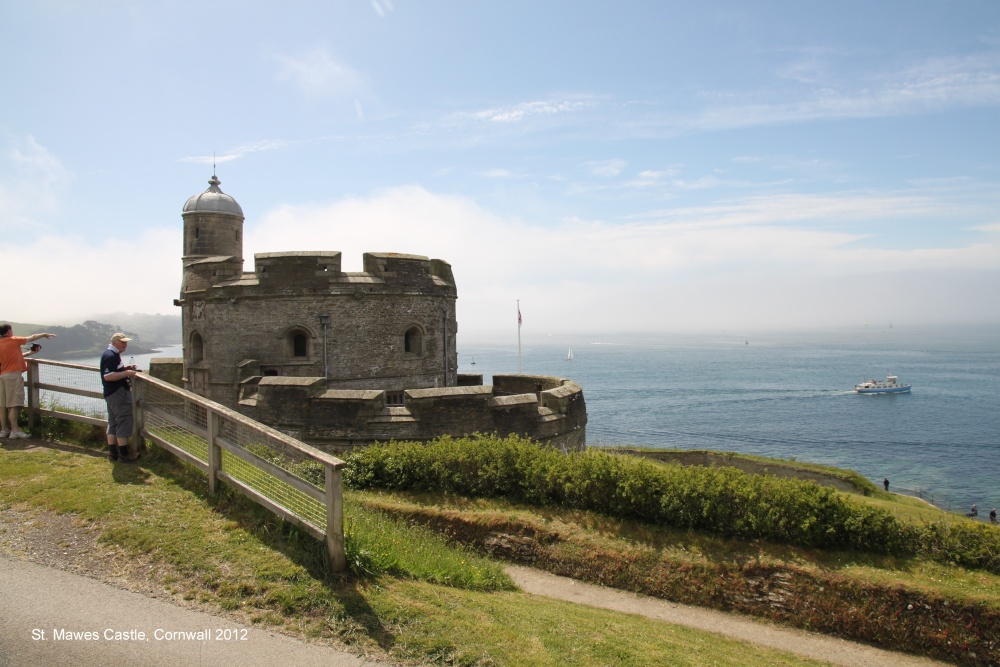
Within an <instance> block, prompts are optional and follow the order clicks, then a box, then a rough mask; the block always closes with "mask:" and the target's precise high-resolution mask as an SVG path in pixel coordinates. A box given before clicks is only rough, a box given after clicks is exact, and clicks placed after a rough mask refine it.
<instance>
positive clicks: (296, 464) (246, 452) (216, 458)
mask: <svg viewBox="0 0 1000 667" xmlns="http://www.w3.org/2000/svg"><path fill="white" fill-rule="evenodd" d="M133 382H134V385H135V386H134V389H135V391H134V392H133V398H134V399H137V400H134V402H135V405H136V423H137V428H138V429H139V435H140V436H141V437H144V438H148V439H150V440H152V441H153V442H156V443H158V444H160V445H161V446H163V447H164V448H166V449H167V450H169V451H172V452H173V453H174V454H175V455H177V456H179V457H180V458H182V459H184V460H186V461H188V462H189V463H191V464H193V465H195V466H196V467H198V468H199V469H201V470H202V471H203V472H205V473H207V474H208V476H209V487H210V488H211V489H212V490H214V489H215V484H216V481H217V480H223V481H225V482H230V483H233V484H235V485H236V487H237V488H239V490H241V491H242V492H243V493H245V494H246V495H248V496H249V497H250V498H251V499H253V500H255V501H256V502H258V503H260V504H261V505H263V506H264V507H267V508H268V509H270V510H271V511H273V512H275V513H277V514H278V515H279V516H281V517H282V518H285V519H289V520H291V521H293V522H294V523H297V524H299V525H301V526H302V527H303V528H305V529H306V530H307V531H308V532H310V533H311V534H312V535H314V536H315V537H317V538H318V539H321V540H325V541H326V542H327V545H328V548H329V549H330V556H331V567H333V568H334V569H342V567H343V563H344V555H343V520H342V512H343V498H342V489H341V485H340V469H341V468H342V467H344V466H345V465H346V464H345V463H344V462H343V461H341V460H339V459H337V458H335V457H332V456H330V455H328V454H326V453H325V452H321V451H319V450H316V449H314V448H312V447H310V446H308V445H305V444H304V443H301V442H299V441H297V440H295V439H293V438H291V437H289V436H287V435H284V434H282V433H280V432H278V431H275V430H274V429H271V428H269V427H267V426H265V425H263V424H260V423H258V422H255V421H253V420H251V419H249V418H247V417H244V416H243V415H241V414H239V413H238V412H235V411H233V410H230V409H228V408H226V407H224V406H222V405H219V404H217V403H214V402H212V401H209V400H207V399H205V398H203V397H201V396H198V395H196V394H193V393H191V392H188V391H186V390H183V389H180V388H178V387H175V386H173V385H171V384H168V383H166V382H163V381H162V380H157V379H156V378H151V377H149V376H146V375H140V376H136V378H135V379H134V381H133ZM28 388H29V392H31V394H32V397H33V407H34V409H36V410H38V411H39V412H41V413H42V414H51V415H55V416H58V417H62V418H66V419H79V420H83V421H90V422H92V423H93V422H96V421H97V420H104V422H105V423H106V420H107V410H106V407H105V404H104V400H103V394H102V392H101V380H100V375H99V370H98V369H97V368H96V367H89V366H77V365H73V364H62V363H59V362H50V361H43V360H34V361H33V362H32V365H31V366H30V367H29V373H28Z"/></svg>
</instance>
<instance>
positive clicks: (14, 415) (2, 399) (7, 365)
mask: <svg viewBox="0 0 1000 667" xmlns="http://www.w3.org/2000/svg"><path fill="white" fill-rule="evenodd" d="M55 337H56V335H55V334H51V333H36V334H31V335H30V336H27V337H25V336H15V335H14V328H13V327H11V325H9V324H0V438H7V437H9V438H11V439H15V438H29V437H31V436H29V435H28V434H27V433H25V432H24V431H22V430H21V429H20V427H18V424H17V420H18V418H19V417H20V416H21V408H22V407H24V377H23V373H24V371H26V370H28V364H26V363H25V362H24V358H25V357H30V356H31V355H33V354H35V353H37V352H38V351H39V350H41V349H42V346H41V345H37V344H36V345H32V346H31V350H30V351H28V352H22V351H21V346H22V345H27V344H28V343H33V342H34V341H36V340H38V339H40V338H55Z"/></svg>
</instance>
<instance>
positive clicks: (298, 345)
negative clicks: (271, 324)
mask: <svg viewBox="0 0 1000 667" xmlns="http://www.w3.org/2000/svg"><path fill="white" fill-rule="evenodd" d="M311 341H312V335H311V334H310V333H309V332H308V331H307V330H306V329H303V328H302V327H292V328H291V329H289V330H287V331H286V332H285V351H286V354H287V355H288V356H290V357H297V358H300V359H301V358H306V357H308V356H309V347H310V343H311Z"/></svg>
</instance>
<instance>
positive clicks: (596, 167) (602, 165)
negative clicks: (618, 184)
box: [584, 159, 628, 178]
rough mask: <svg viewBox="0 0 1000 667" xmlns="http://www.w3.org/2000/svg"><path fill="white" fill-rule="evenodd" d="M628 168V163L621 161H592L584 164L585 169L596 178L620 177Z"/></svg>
mask: <svg viewBox="0 0 1000 667" xmlns="http://www.w3.org/2000/svg"><path fill="white" fill-rule="evenodd" d="M627 166H628V162H626V161H625V160H621V159H615V160H600V161H591V162H586V163H584V167H586V168H587V170H588V171H590V173H591V174H593V175H594V176H601V177H605V178H610V177H612V176H618V175H619V174H621V173H622V172H623V171H625V167H627Z"/></svg>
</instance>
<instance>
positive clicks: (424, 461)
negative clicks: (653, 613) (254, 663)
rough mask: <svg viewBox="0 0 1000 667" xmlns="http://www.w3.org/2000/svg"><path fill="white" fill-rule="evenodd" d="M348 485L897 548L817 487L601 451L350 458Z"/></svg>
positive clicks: (813, 543)
mask: <svg viewBox="0 0 1000 667" xmlns="http://www.w3.org/2000/svg"><path fill="white" fill-rule="evenodd" d="M345 480H346V482H347V484H349V485H350V486H353V487H354V488H371V487H381V488H386V489H399V490H410V491H444V492H449V493H458V494H462V495H467V496H485V497H507V498H510V499H513V500H520V501H524V502H529V503H534V504H539V505H552V506H560V507H568V508H574V509H585V510H593V511H597V512H601V513H604V514H607V515H610V516H614V517H620V518H631V519H640V520H643V521H648V522H651V523H657V524H660V525H665V526H673V527H676V528H689V529H696V530H703V531H707V532H711V533H716V534H719V535H724V536H729V537H735V538H740V539H747V540H753V539H767V540H771V541H775V542H787V543H791V544H797V545H801V546H807V547H825V548H850V549H862V550H865V551H874V552H880V553H891V552H895V551H897V550H898V548H899V542H900V541H899V540H898V539H896V536H897V534H898V533H899V531H900V525H899V524H898V522H897V521H896V520H895V519H894V518H893V517H892V516H891V515H890V514H888V513H887V512H885V511H883V510H879V509H875V508H869V507H865V506H860V505H856V504H854V503H851V502H849V501H847V500H845V499H843V498H842V497H841V496H839V495H838V494H837V493H836V492H835V491H834V490H833V489H830V488H827V487H822V486H819V485H817V484H815V483H812V482H803V481H797V480H789V479H779V478H777V477H770V476H763V475H751V474H747V473H744V472H741V471H739V470H736V469H735V468H700V467H694V468H688V467H681V466H678V465H674V464H668V465H663V464H658V463H654V462H651V461H648V460H645V459H641V458H636V457H630V456H621V455H616V454H611V453H608V452H603V451H598V450H587V451H584V452H573V453H570V454H563V453H561V452H559V451H558V450H555V449H553V448H550V447H540V446H538V445H537V444H536V443H534V442H532V441H530V440H527V439H523V438H517V437H510V438H504V439H501V438H497V437H490V436H482V435H476V436H472V437H469V438H462V439H453V438H441V439H438V440H435V441H432V442H430V443H426V444H424V443H412V442H399V443H390V444H387V445H376V446H372V447H367V448H364V449H360V450H358V451H356V452H355V453H354V454H353V455H352V456H351V458H350V466H348V468H347V471H346V475H345Z"/></svg>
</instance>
